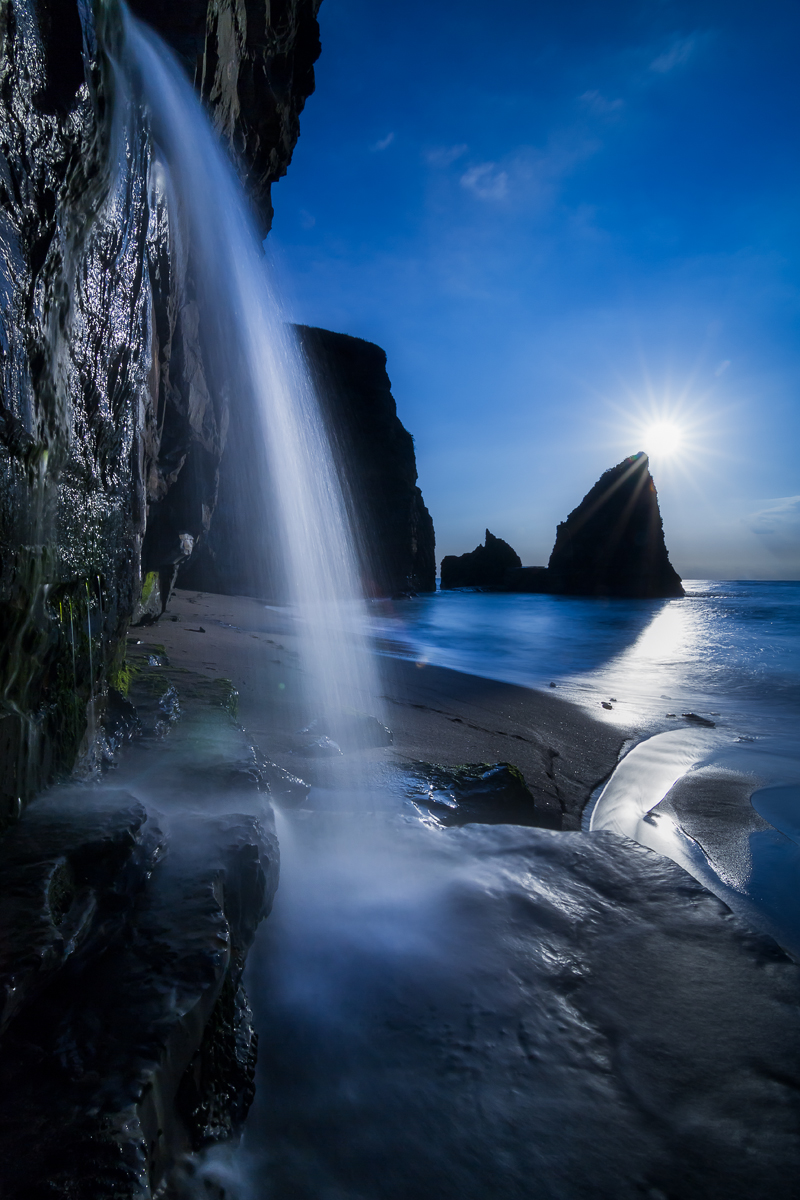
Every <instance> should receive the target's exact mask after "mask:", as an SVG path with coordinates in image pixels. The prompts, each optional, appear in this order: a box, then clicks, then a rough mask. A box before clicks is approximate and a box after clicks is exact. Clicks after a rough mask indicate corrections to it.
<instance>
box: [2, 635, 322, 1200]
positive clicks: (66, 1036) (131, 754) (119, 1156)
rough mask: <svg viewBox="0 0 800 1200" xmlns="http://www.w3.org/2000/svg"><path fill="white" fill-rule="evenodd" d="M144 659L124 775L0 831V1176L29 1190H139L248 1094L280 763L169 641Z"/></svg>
mask: <svg viewBox="0 0 800 1200" xmlns="http://www.w3.org/2000/svg"><path fill="white" fill-rule="evenodd" d="M131 667H132V669H133V672H134V674H133V676H132V682H131V696H132V698H133V700H135V701H136V705H135V707H136V711H137V712H138V713H139V714H141V720H140V723H139V728H138V734H137V736H136V737H135V740H134V742H133V744H132V745H131V747H130V748H129V750H128V752H127V754H126V756H125V759H124V762H123V764H122V765H121V767H120V769H119V771H118V773H117V778H116V779H115V785H116V786H114V787H109V786H106V785H100V786H99V785H97V784H95V785H93V786H88V787H87V786H86V785H80V784H72V785H69V786H67V787H57V788H54V789H52V790H50V791H49V792H47V793H45V794H44V795H43V796H41V797H39V798H38V799H35V800H34V801H33V803H32V804H31V805H30V806H29V808H28V809H27V810H26V812H25V813H24V814H23V816H22V819H21V820H20V821H19V822H18V823H17V825H16V826H15V827H14V828H13V829H12V830H11V831H10V832H9V833H8V834H7V835H6V836H5V838H4V839H3V841H2V843H0V873H1V874H2V881H3V894H2V901H0V921H1V922H2V928H3V939H2V943H1V945H0V987H2V992H1V993H0V997H1V998H2V1006H3V1007H2V1017H1V1018H0V1022H1V1023H0V1031H2V1038H1V1039H0V1066H1V1067H2V1072H3V1079H4V1088H3V1094H2V1097H0V1177H2V1180H3V1195H4V1196H8V1197H19V1198H20V1200H21V1198H22V1197H31V1196H39V1195H45V1194H46V1195H53V1196H63V1197H68V1196H69V1197H72V1196H86V1197H87V1200H88V1197H91V1198H92V1200H104V1198H106V1197H107V1198H108V1200H111V1198H112V1197H114V1198H115V1200H119V1198H120V1197H130V1198H134V1197H137V1198H139V1197H141V1198H142V1200H145V1198H146V1197H149V1196H151V1195H152V1194H153V1192H154V1191H155V1190H156V1188H157V1187H158V1185H159V1183H160V1182H162V1181H163V1180H165V1179H167V1178H168V1177H169V1176H170V1174H171V1172H172V1171H173V1169H174V1168H175V1167H176V1166H177V1165H178V1164H179V1163H180V1161H181V1160H182V1159H183V1157H184V1156H185V1155H186V1154H187V1153H190V1152H192V1151H197V1150H200V1149H201V1148H202V1147H204V1146H206V1145H209V1144H212V1143H215V1142H219V1141H223V1140H226V1139H227V1138H229V1137H231V1136H232V1135H233V1134H235V1133H236V1132H238V1131H239V1130H240V1128H241V1126H242V1123H243V1121H244V1118H245V1116H246V1115H247V1111H248V1109H249V1107H250V1103H251V1102H252V1098H253V1092H254V1072H255V1061H256V1036H255V1033H254V1031H253V1026H252V1014H251V1012H250V1007H249V1003H248V1000H247V996H246V994H245V992H244V989H243V987H242V973H243V970H244V964H245V959H246V955H247V951H248V950H249V948H250V945H251V944H252V941H253V938H254V936H255V933H256V929H257V928H258V925H259V923H260V922H261V920H262V919H263V918H264V917H265V916H266V915H267V914H268V913H269V910H270V907H271V905H272V899H273V896H274V894H275V890H276V887H277V882H278V847H277V841H276V838H275V830H274V821H273V816H272V809H271V806H270V801H269V791H270V784H269V782H268V778H269V777H271V778H272V779H273V781H275V782H277V784H278V786H279V787H280V785H281V779H280V776H282V775H283V776H285V772H280V770H279V768H277V767H274V766H272V765H271V764H263V763H262V761H261V759H260V758H259V756H257V755H256V754H255V752H254V751H253V750H252V748H251V747H250V745H249V744H248V742H247V740H246V738H245V737H244V734H243V733H242V731H241V729H240V728H239V727H238V725H237V724H236V721H235V719H234V716H233V711H234V710H235V700H236V696H235V692H233V690H232V688H231V687H230V685H229V684H226V683H225V681H223V680H219V679H209V678H206V677H203V676H199V675H196V674H194V673H193V672H190V671H187V670H183V671H180V670H178V669H176V668H170V666H169V663H168V660H167V658H166V655H164V654H163V653H162V651H161V649H160V648H159V647H158V646H148V645H140V646H138V647H136V649H135V650H133V651H132V654H131ZM176 685H177V686H176ZM299 782H300V781H297V780H296V781H294V783H295V784H299Z"/></svg>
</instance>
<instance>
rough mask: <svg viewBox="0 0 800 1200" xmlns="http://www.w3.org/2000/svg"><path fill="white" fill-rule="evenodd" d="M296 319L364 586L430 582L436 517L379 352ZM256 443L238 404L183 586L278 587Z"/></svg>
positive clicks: (416, 586)
mask: <svg viewBox="0 0 800 1200" xmlns="http://www.w3.org/2000/svg"><path fill="white" fill-rule="evenodd" d="M295 328H296V332H297V335H298V337H299V339H300V345H301V348H302V350H303V353H304V356H305V358H306V361H307V363H308V365H309V368H310V370H311V376H312V379H313V382H314V385H315V387H316V391H317V395H318V397H319V400H320V405H321V408H322V412H323V415H324V417H325V418H326V420H327V423H328V429H329V433H330V438H331V443H332V445H333V446H334V450H335V452H336V453H337V455H338V465H339V469H340V471H341V474H342V477H343V479H344V482H345V488H344V491H345V495H346V497H347V499H348V501H349V503H350V506H351V517H352V520H353V526H354V528H355V529H356V531H357V535H358V538H359V551H360V555H359V557H360V563H361V574H362V579H363V583H364V588H365V591H366V593H367V594H368V595H376V596H391V595H395V594H397V593H402V592H407V591H415V592H416V591H421V592H432V591H435V589H436V559H435V540H434V530H433V522H432V520H431V517H430V514H429V512H428V510H427V508H426V507H425V502H424V500H423V498H422V493H421V491H420V489H419V487H418V486H417V467H416V459H415V455H414V439H413V438H412V436H411V434H410V433H409V432H408V431H407V430H406V429H405V428H404V427H403V425H402V423H401V421H400V419H399V418H398V416H397V407H396V404H395V401H394V397H393V396H392V393H391V383H390V380H389V376H388V375H387V373H386V354H385V352H384V351H383V350H382V349H381V348H380V346H375V345H373V343H371V342H366V341H363V340H362V339H361V338H355V337H350V336H349V335H347V334H343V333H333V332H331V331H330V330H327V329H316V328H310V327H308V326H304V325H298V326H296V327H295ZM243 417H244V418H245V419H244V420H243V419H242V418H243ZM253 419H255V418H253ZM257 446H258V437H257V436H256V435H255V434H254V430H253V428H252V426H251V425H249V424H248V422H247V414H246V413H242V412H241V411H238V412H237V413H236V414H235V415H234V419H233V420H232V423H231V427H230V431H229V443H228V449H227V451H226V455H225V458H224V459H223V462H222V467H221V473H220V489H219V502H218V506H217V511H216V514H215V517H214V522H213V524H212V527H211V530H210V532H209V534H208V537H207V538H205V539H204V542H203V544H202V545H201V546H199V547H198V550H197V552H196V554H195V555H194V556H193V558H192V561H191V562H189V563H188V564H187V565H186V566H185V567H184V568H183V569H182V570H181V573H180V586H181V587H196V588H199V589H202V590H205V591H215V592H222V593H226V594H233V595H237V594H239V595H253V596H265V595H271V594H272V595H274V594H275V592H276V590H279V587H280V583H279V579H278V578H277V567H276V566H274V565H273V566H272V569H271V570H270V562H271V561H272V562H273V563H275V562H277V559H278V557H279V556H278V555H277V554H273V555H272V559H270V547H269V545H268V544H267V545H265V543H264V538H263V528H262V522H260V521H258V520H254V519H253V511H252V506H253V496H256V495H258V482H257V480H258V474H259V472H260V470H261V464H260V460H258V459H257V457H256V456H257V453H258V451H257ZM265 551H266V553H265Z"/></svg>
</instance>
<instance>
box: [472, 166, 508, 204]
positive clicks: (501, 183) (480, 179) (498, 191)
mask: <svg viewBox="0 0 800 1200" xmlns="http://www.w3.org/2000/svg"><path fill="white" fill-rule="evenodd" d="M461 186H462V187H463V188H466V189H467V191H469V192H474V194H475V195H476V196H478V197H479V198H480V199H481V200H504V199H505V197H506V196H507V195H508V172H507V171H501V170H500V168H499V167H498V166H497V163H493V162H485V163H478V164H477V165H476V166H474V167H469V168H468V170H466V171H465V172H464V174H463V175H462V176H461Z"/></svg>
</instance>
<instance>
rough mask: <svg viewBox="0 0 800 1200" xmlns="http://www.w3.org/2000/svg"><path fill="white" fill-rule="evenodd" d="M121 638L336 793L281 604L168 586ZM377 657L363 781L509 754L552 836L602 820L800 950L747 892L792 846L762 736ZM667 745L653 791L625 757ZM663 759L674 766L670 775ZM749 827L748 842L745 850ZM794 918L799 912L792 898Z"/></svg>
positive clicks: (595, 827) (771, 904)
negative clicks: (772, 800) (738, 735)
mask: <svg viewBox="0 0 800 1200" xmlns="http://www.w3.org/2000/svg"><path fill="white" fill-rule="evenodd" d="M131 634H132V635H133V636H135V637H136V638H137V639H138V640H140V641H141V643H142V644H143V645H144V646H147V645H148V644H152V645H153V646H158V647H160V648H161V649H163V651H165V652H166V654H167V656H168V657H169V659H170V662H171V664H172V666H173V667H174V668H177V669H178V670H180V669H181V668H183V669H187V670H190V671H193V672H198V673H200V674H205V675H207V676H208V677H209V678H214V677H216V678H229V679H230V680H231V682H232V683H233V685H234V687H235V688H236V689H237V691H238V693H239V717H238V719H239V720H240V722H241V724H242V725H243V726H244V728H245V729H246V731H247V734H248V738H249V740H250V741H252V743H253V744H254V745H255V746H256V747H257V749H258V750H259V751H260V752H261V753H263V754H264V755H266V757H267V758H269V759H270V760H272V761H273V762H275V763H277V764H278V766H280V767H282V768H283V769H284V770H287V771H289V772H291V774H293V775H296V776H299V777H301V778H302V779H304V780H305V781H306V782H307V783H308V784H310V785H311V786H312V787H317V788H319V787H322V788H326V789H327V788H330V787H333V788H334V789H335V788H336V787H337V784H338V783H339V782H341V783H342V785H343V786H345V787H348V786H350V777H351V773H352V766H353V754H347V755H345V756H343V757H342V758H340V759H338V760H334V759H331V758H324V759H321V758H319V757H314V756H313V755H311V754H309V753H307V752H304V747H303V744H302V743H303V739H302V738H301V737H299V736H298V735H299V734H300V731H301V729H302V727H303V726H304V725H305V723H306V720H307V714H306V713H305V712H304V709H303V705H302V702H301V695H300V692H301V687H300V679H301V670H302V669H301V667H300V664H299V659H298V654H297V649H296V644H297V637H296V634H295V632H294V630H293V622H292V618H291V616H290V615H289V614H288V613H287V612H286V611H285V610H283V609H281V608H279V607H276V606H272V605H269V604H267V603H266V602H265V601H263V600H257V599H253V598H251V597H244V596H224V595H220V594H216V593H208V592H196V591H190V590H177V591H176V592H175V593H174V595H173V598H172V600H171V601H170V606H169V609H168V611H167V612H166V613H165V614H164V616H162V618H161V619H160V621H159V622H158V623H157V624H156V625H154V626H150V627H145V628H141V629H132V630H131ZM375 661H376V663H377V665H378V671H379V675H380V685H381V695H380V696H379V697H377V698H374V699H375V700H376V703H375V704H373V710H372V712H371V714H370V715H375V716H377V717H378V718H379V719H380V720H381V721H383V722H385V723H386V725H387V726H388V727H389V729H391V731H392V735H393V740H392V744H391V745H387V746H381V747H375V748H372V749H368V750H359V751H356V752H355V754H356V755H357V761H358V771H359V774H360V775H361V777H362V779H363V782H364V786H365V787H366V788H369V787H370V786H372V785H375V786H377V787H379V788H382V787H384V786H385V785H386V784H387V783H389V784H391V783H392V782H393V781H396V780H397V777H398V774H399V773H402V772H403V769H404V768H407V767H409V766H412V765H413V764H415V763H419V762H427V763H433V764H437V765H439V766H443V767H455V766H460V765H463V764H465V763H472V764H475V763H500V762H508V763H511V764H512V765H513V766H515V767H517V768H518V769H519V770H520V771H521V772H522V774H523V776H524V779H525V783H526V785H527V787H528V789H529V790H530V792H531V793H532V795H533V797H534V801H535V807H536V813H537V818H538V819H537V822H536V823H537V824H539V825H540V826H542V827H544V828H549V829H561V830H565V831H578V830H581V829H583V830H584V831H587V832H588V831H599V830H601V829H611V830H612V832H616V833H617V834H618V835H620V836H623V837H626V838H631V839H632V840H633V841H635V842H637V843H638V844H639V845H641V846H643V847H646V848H649V849H651V850H653V851H655V852H656V853H658V854H662V855H665V856H666V857H668V858H671V859H672V860H673V861H674V862H676V863H677V864H678V865H679V866H681V867H682V868H683V869H684V870H686V871H687V872H688V873H689V874H690V875H692V876H693V877H694V878H695V879H697V880H698V882H700V883H701V884H702V885H703V886H704V887H706V888H708V889H709V890H710V891H712V892H713V893H714V894H715V895H717V896H718V897H719V898H720V899H721V900H723V902H724V903H725V904H727V905H728V906H729V907H731V908H732V909H733V910H734V911H735V912H737V913H738V914H739V916H741V917H742V918H743V919H744V920H746V921H747V922H748V924H750V925H752V926H755V927H757V928H760V929H762V930H763V931H764V932H766V933H768V934H770V935H771V936H772V937H774V938H775V939H776V940H777V941H778V942H779V943H780V944H781V945H782V946H783V947H784V948H785V949H787V950H788V951H789V953H790V954H792V955H793V956H794V957H798V954H799V953H800V944H798V943H797V939H796V937H795V936H793V934H792V930H791V924H792V920H793V919H794V907H795V906H794V905H790V906H789V907H790V909H791V910H792V918H791V920H789V921H788V922H787V921H785V920H782V919H781V916H780V911H781V909H782V908H783V909H785V908H786V904H787V901H786V898H785V897H783V896H782V895H777V894H776V895H775V896H774V897H773V898H772V899H767V900H765V901H764V902H763V903H762V902H761V900H760V899H759V898H757V897H756V896H754V895H753V896H751V895H750V892H751V891H752V888H750V887H749V885H748V878H749V874H750V873H752V871H753V870H754V869H758V865H759V857H758V852H759V851H761V850H762V846H761V843H763V852H764V853H766V854H767V855H768V856H770V855H771V856H774V855H776V854H778V855H781V856H784V857H785V856H786V855H789V856H791V855H792V854H793V853H794V847H793V845H791V844H790V839H788V838H786V837H785V835H784V834H782V833H781V832H780V831H779V830H776V829H774V828H773V827H772V826H771V825H769V823H768V822H767V821H765V820H763V818H761V817H759V816H758V814H757V813H756V812H755V810H754V809H753V807H752V805H751V804H750V796H751V794H752V793H753V792H754V791H756V790H757V789H758V788H760V787H763V786H765V785H767V784H770V783H773V782H783V780H782V777H781V779H778V778H777V776H773V773H772V772H771V771H770V770H768V769H767V767H766V765H765V764H766V763H767V762H768V758H769V750H768V747H767V746H765V745H764V744H763V743H761V744H759V743H756V744H755V745H753V746H749V745H742V746H737V745H734V744H733V742H734V741H735V729H730V728H726V727H725V726H726V725H727V722H726V723H725V724H723V726H722V727H717V728H716V729H715V730H714V731H713V732H712V731H711V730H707V731H702V730H698V729H697V728H695V727H693V726H691V725H687V726H682V727H681V728H677V729H676V728H675V726H674V724H672V723H666V722H664V721H655V720H653V719H651V718H650V717H648V716H647V715H646V714H644V713H642V714H641V717H642V719H641V721H640V722H638V723H637V724H635V725H634V724H632V723H631V724H622V723H619V718H618V716H617V714H616V713H615V714H614V719H610V718H609V716H607V715H605V714H604V715H603V717H600V718H595V717H594V716H593V715H592V714H591V713H590V712H589V711H588V707H587V706H582V705H580V704H578V703H576V702H575V701H574V700H571V699H567V698H565V697H564V696H561V695H557V694H553V693H552V692H550V691H549V690H545V689H541V690H539V689H536V688H532V687H525V686H522V685H519V684H514V683H508V682H504V681H500V680H494V679H490V678H487V677H485V676H479V675H472V674H469V673H467V672H463V671H459V670H455V669H452V668H450V667H443V666H438V665H433V664H430V663H427V662H418V661H416V660H414V659H413V658H409V657H399V656H394V655H389V654H386V653H381V652H380V651H378V652H376V653H375ZM381 706H382V707H381ZM376 708H380V711H375V709H376ZM667 743H670V744H671V743H675V744H674V747H672V748H671V749H670V751H669V753H668V754H667V757H666V759H665V761H664V762H663V763H660V764H658V765H659V771H657V772H656V774H657V775H658V777H659V779H660V778H661V775H663V774H664V770H665V769H666V776H665V778H664V779H663V781H662V782H663V784H664V786H663V787H659V786H656V787H655V789H654V788H653V786H652V785H653V782H654V781H653V780H652V779H650V778H649V774H648V772H647V770H646V769H645V770H644V774H643V772H642V770H641V769H639V766H638V760H639V759H642V766H643V767H645V768H646V765H647V764H646V762H645V760H647V759H648V757H652V755H653V754H654V753H655V754H656V756H657V757H658V756H659V754H661V755H662V756H663V751H662V750H661V747H662V744H663V745H664V747H665V748H666V744H667ZM695 743H697V746H696V747H695ZM701 743H702V745H701ZM765 754H766V757H765ZM676 755H677V759H679V760H680V761H679V762H678V769H675V770H673V769H672V766H671V762H672V760H673V759H675V758H676ZM621 764H624V765H623V766H622V769H621V771H620V772H618V771H617V768H618V767H620V765H621ZM628 775H631V777H632V779H634V784H633V790H634V792H635V794H632V795H631V796H630V797H628V796H627V795H626V794H624V793H625V789H626V779H627V777H628ZM612 777H613V778H612ZM796 779H797V780H800V764H797V773H796ZM655 782H656V783H658V780H655ZM609 784H610V788H609V786H608V785H609ZM611 793H616V796H615V799H614V801H613V806H614V807H615V809H616V810H617V811H616V816H615V817H614V819H613V820H611V821H610V823H609V822H608V821H604V820H602V819H599V818H600V813H601V811H602V809H603V807H606V808H608V807H609V801H611V799H612V796H611ZM651 793H652V794H651ZM656 793H657V794H656ZM620 805H621V807H620ZM753 834H757V835H758V838H756V841H755V842H754V843H753V846H752V847H751V836H752V835H753ZM759 838H760V841H759ZM762 882H763V881H762ZM796 915H797V918H798V920H800V907H798V913H797V914H796Z"/></svg>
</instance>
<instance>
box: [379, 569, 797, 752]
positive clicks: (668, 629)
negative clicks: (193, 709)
mask: <svg viewBox="0 0 800 1200" xmlns="http://www.w3.org/2000/svg"><path fill="white" fill-rule="evenodd" d="M684 587H685V589H686V597H685V598H684V599H680V600H617V599H614V600H604V599H594V598H588V597H577V596H544V595H505V594H497V593H491V592H477V591H467V590H453V591H445V592H438V593H436V594H435V595H430V596H420V597H417V598H415V599H409V600H402V601H396V602H393V603H392V604H390V605H385V606H384V607H383V609H382V611H379V612H377V613H376V614H375V621H374V627H375V632H376V634H377V636H378V637H379V638H380V639H381V644H382V649H383V651H384V653H390V654H398V655H402V656H404V657H415V658H417V659H420V660H425V661H429V662H431V663H435V664H437V665H439V666H443V667H451V668H453V669H454V670H458V671H466V672H469V673H471V674H473V675H481V676H484V677H486V678H489V679H499V680H504V681H506V682H508V683H516V684H521V685H522V686H525V687H535V688H542V687H549V686H550V685H551V684H553V683H554V684H555V685H556V687H557V689H558V691H559V694H560V695H562V696H564V697H565V698H566V699H569V700H572V701H574V702H575V703H578V704H581V705H582V706H585V707H587V708H589V709H590V711H592V712H594V713H595V715H597V716H598V717H600V718H602V719H608V720H613V721H617V722H621V723H629V722H634V723H637V722H638V723H644V724H645V725H647V724H650V723H656V722H661V721H663V720H668V719H670V718H667V717H666V714H667V713H668V712H677V713H680V712H681V711H687V710H690V711H697V712H698V713H699V714H700V715H704V714H705V715H709V714H716V716H719V717H722V718H724V720H725V721H726V722H728V723H729V724H730V725H731V726H732V727H734V726H735V727H736V729H737V734H738V733H741V735H742V736H748V735H749V736H759V735H767V734H769V735H772V734H774V733H775V732H776V730H780V731H781V732H782V733H783V734H784V735H785V737H786V739H787V741H788V742H792V741H794V740H795V739H796V737H797V723H798V715H799V714H800V583H791V582H789V583H783V582H779V583H762V582H749V581H748V582H729V581H716V580H685V581H684ZM603 701H605V702H606V703H608V702H612V701H613V703H614V710H613V715H611V714H609V715H608V717H607V718H606V717H604V714H605V713H607V712H608V710H603V709H601V707H600V706H601V704H602V703H603ZM710 719H712V720H714V719H716V718H715V716H713V715H712V716H711V717H710Z"/></svg>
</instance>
